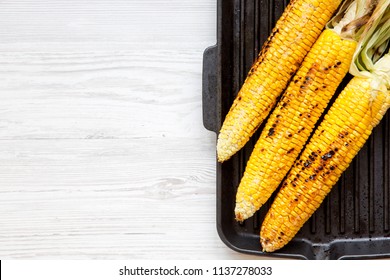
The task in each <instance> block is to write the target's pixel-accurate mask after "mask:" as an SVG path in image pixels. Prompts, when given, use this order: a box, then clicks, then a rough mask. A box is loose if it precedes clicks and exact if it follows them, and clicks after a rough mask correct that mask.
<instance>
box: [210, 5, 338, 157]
mask: <svg viewBox="0 0 390 280" xmlns="http://www.w3.org/2000/svg"><path fill="white" fill-rule="evenodd" d="M340 2H341V0H323V1H320V2H319V1H317V0H293V1H290V4H289V5H288V6H287V8H286V10H285V11H284V13H283V14H282V16H281V18H280V19H279V20H278V22H277V23H276V26H275V28H274V29H273V31H272V33H271V35H270V37H269V38H268V40H267V42H266V43H265V44H264V46H263V48H262V50H261V52H260V54H259V56H258V58H257V60H256V61H255V63H254V64H253V66H252V68H251V70H250V71H249V73H248V76H247V78H246V80H245V82H244V84H243V86H242V88H241V89H240V91H239V93H238V95H237V97H236V99H235V100H234V102H233V104H232V106H231V108H230V110H229V112H228V114H227V115H226V117H225V120H224V122H223V124H222V127H221V130H220V133H219V136H218V141H217V154H218V161H220V162H223V161H226V160H228V159H229V158H230V157H231V156H232V155H233V154H235V153H236V152H237V151H239V150H240V149H241V148H242V147H243V146H244V145H245V143H246V142H247V141H248V140H249V138H250V137H251V136H252V135H253V133H254V132H255V131H256V130H257V128H258V127H259V126H260V125H261V123H262V122H263V121H264V119H265V118H266V117H267V116H268V114H269V113H270V111H271V109H272V108H273V107H274V105H275V103H276V99H277V97H278V96H279V95H280V94H281V93H282V91H283V90H284V88H285V87H286V86H287V83H288V81H289V80H290V78H291V76H292V75H293V74H294V73H295V72H296V70H297V69H298V67H299V65H300V64H301V62H302V60H303V58H304V57H305V55H306V54H307V52H308V51H309V49H310V48H311V46H312V45H313V44H314V42H315V40H316V39H317V37H318V36H319V35H320V33H321V31H322V29H323V27H324V26H325V24H326V23H327V21H328V20H329V19H330V17H331V15H332V14H333V13H334V11H335V10H336V9H337V7H338V6H339V4H340ZM318 14H319V15H321V17H318Z"/></svg>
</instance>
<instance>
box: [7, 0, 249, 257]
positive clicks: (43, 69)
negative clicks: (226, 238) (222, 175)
mask: <svg viewBox="0 0 390 280" xmlns="http://www.w3.org/2000/svg"><path fill="white" fill-rule="evenodd" d="M0 38H1V39H0V97H1V101H0V145H1V146H0V258H1V259H21V258H23V259H253V258H256V257H254V256H248V255H243V254H239V253H236V252H234V251H232V250H231V249H229V248H227V247H226V246H225V245H224V244H223V243H222V242H221V240H220V239H219V237H218V235H217V232H216V223H215V216H216V213H215V212H216V209H215V208H216V206H215V134H214V133H212V132H209V131H207V130H205V129H204V128H203V125H202V113H201V70H202V55H203V51H204V49H205V48H206V47H208V46H210V45H213V44H214V43H215V38H216V0H197V1H190V0H144V1H137V0H9V1H5V0H4V1H3V0H0Z"/></svg>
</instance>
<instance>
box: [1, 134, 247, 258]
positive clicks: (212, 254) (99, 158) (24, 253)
mask: <svg viewBox="0 0 390 280" xmlns="http://www.w3.org/2000/svg"><path fill="white" fill-rule="evenodd" d="M200 143H201V144H200ZM188 145H190V146H191V147H192V148H191V149H188ZM1 147H2V151H3V152H1V153H0V162H4V163H7V164H3V165H0V177H1V178H2V180H1V190H0V193H1V195H0V220H1V221H2V230H1V233H0V236H1V238H0V248H1V255H2V256H3V257H6V258H91V257H92V258H98V259H105V258H114V259H119V258H131V259H166V258H170V259H176V258H185V259H193V258H195V259H198V258H199V259H209V258H211V259H218V258H221V259H224V258H238V257H240V258H241V257H242V256H241V254H238V253H235V252H233V251H231V250H230V249H228V248H227V247H226V246H225V245H224V244H222V242H221V241H220V240H219V237H218V236H217V233H216V228H215V213H214V209H215V188H214V187H213V186H214V185H215V173H214V169H215V162H214V160H215V158H214V156H212V155H213V147H212V145H211V144H210V141H208V140H204V141H199V140H197V139H196V140H186V141H183V139H180V138H178V139H168V140H167V141H164V142H162V141H160V140H158V139H157V140H156V139H132V140H131V141H128V140H122V139H119V140H115V139H97V140H91V139H87V140H79V139H76V140H29V141H25V140H21V141H16V140H2V141H1ZM173 154H174V156H171V157H169V156H167V155H173ZM246 257H249V256H246ZM244 258H245V257H244Z"/></svg>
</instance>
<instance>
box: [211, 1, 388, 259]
mask: <svg viewBox="0 0 390 280" xmlns="http://www.w3.org/2000/svg"><path fill="white" fill-rule="evenodd" d="M286 4H287V1H281V0H264V1H263V0H229V1H222V0H221V1H219V3H218V5H219V6H218V13H219V14H218V61H217V65H218V73H219V75H220V76H219V79H220V80H219V81H218V85H217V90H218V92H219V97H218V98H217V104H216V105H217V108H218V110H217V112H219V115H218V120H217V123H218V125H220V124H221V123H222V121H223V118H224V116H225V115H226V113H227V112H228V110H229V108H230V105H231V104H232V102H233V100H234V98H235V96H236V94H237V92H238V91H239V89H240V86H241V85H242V83H243V82H244V79H245V77H246V75H247V73H248V71H249V69H250V67H251V66H252V63H253V61H254V60H255V58H256V56H257V54H258V52H259V51H260V48H261V46H262V44H263V43H264V42H265V41H266V39H267V37H268V35H269V34H270V32H271V30H272V27H273V26H274V24H275V21H276V20H277V19H278V18H279V17H280V15H281V14H282V12H283V10H284V8H285V6H286ZM349 78H350V77H347V78H346V79H345V80H344V81H343V83H342V84H341V86H340V88H341V87H343V86H345V84H346V83H347V81H348V79H349ZM338 92H340V90H338ZM336 96H337V94H336ZM320 120H321V119H320ZM218 125H217V126H218ZM261 129H262V127H260V128H259V131H261ZM259 131H258V132H257V133H255V135H254V136H253V137H252V139H251V140H250V142H249V143H248V144H247V145H246V146H245V147H244V149H242V150H241V151H240V152H239V153H237V154H236V155H235V156H233V157H232V158H231V159H230V160H229V161H227V162H225V163H223V164H218V166H217V184H218V186H217V187H218V189H217V196H218V203H217V207H218V209H217V211H218V227H219V232H220V234H221V237H222V239H223V240H224V241H225V242H226V243H227V244H228V245H229V246H231V247H233V248H235V249H237V250H240V251H244V252H248V253H254V254H262V253H261V247H260V242H259V236H258V235H259V230H260V226H261V222H262V220H263V218H264V216H265V214H266V211H267V210H268V208H269V206H270V201H268V202H267V203H266V204H265V205H264V206H263V207H262V208H261V209H260V210H259V211H258V212H257V213H256V214H255V216H254V217H252V218H250V219H248V220H246V221H245V222H243V223H242V224H238V223H237V222H236V221H235V220H234V205H235V194H236V188H237V186H238V184H239V181H240V179H241V176H242V174H243V172H244V169H245V163H246V162H247V161H248V158H249V156H250V153H251V151H252V149H253V147H254V144H255V141H256V140H257V138H258V137H259ZM389 134H390V114H389V113H387V114H386V116H385V117H384V118H383V120H382V122H381V123H380V124H379V125H378V126H377V127H376V128H375V129H374V131H373V134H372V135H371V137H370V138H369V140H368V142H367V143H366V145H365V146H364V147H363V149H362V150H361V151H360V152H359V154H358V155H357V157H356V158H355V159H354V161H353V163H352V164H351V166H350V167H349V168H348V169H347V170H346V171H345V172H344V174H343V175H342V177H341V178H340V180H339V182H338V183H337V185H336V186H335V187H334V188H333V190H332V191H331V193H330V194H329V195H328V197H327V198H326V199H325V201H324V202H323V204H322V205H321V207H320V208H319V209H318V210H317V211H316V213H315V214H314V216H312V218H311V219H310V220H309V221H308V222H307V223H306V224H305V226H304V227H303V228H302V229H301V230H300V231H299V233H298V234H297V236H296V237H295V238H294V239H293V241H292V242H291V243H290V244H288V245H287V246H286V247H285V248H283V249H282V250H280V251H279V252H277V253H276V254H275V253H274V255H276V256H292V257H299V258H308V259H335V258H336V259H337V258H343V257H345V258H348V257H352V256H357V257H370V256H371V257H378V256H390V175H389V174H390V140H389V139H390V135H389ZM272 199H273V197H271V199H270V200H272Z"/></svg>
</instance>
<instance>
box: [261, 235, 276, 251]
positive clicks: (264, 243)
mask: <svg viewBox="0 0 390 280" xmlns="http://www.w3.org/2000/svg"><path fill="white" fill-rule="evenodd" d="M260 244H261V247H262V248H263V252H267V253H272V252H274V251H276V250H278V249H280V248H279V247H280V246H278V244H277V241H272V240H269V239H268V238H263V237H260Z"/></svg>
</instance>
